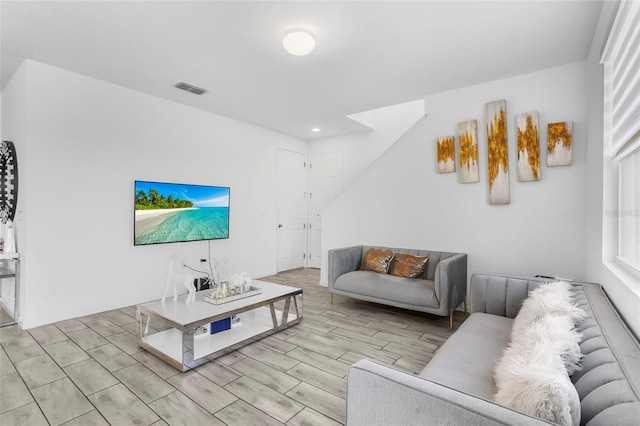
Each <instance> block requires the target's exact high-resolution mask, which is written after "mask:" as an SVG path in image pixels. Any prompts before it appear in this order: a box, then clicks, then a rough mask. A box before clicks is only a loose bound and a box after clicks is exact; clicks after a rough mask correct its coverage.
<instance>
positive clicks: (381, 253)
mask: <svg viewBox="0 0 640 426" xmlns="http://www.w3.org/2000/svg"><path fill="white" fill-rule="evenodd" d="M394 254H395V253H394V252H392V251H391V250H378V249H371V250H369V251H368V252H367V254H366V255H365V257H364V259H363V260H362V264H361V265H360V270H361V271H373V272H379V273H381V274H386V273H387V272H388V271H389V265H390V264H391V260H392V259H393V255H394Z"/></svg>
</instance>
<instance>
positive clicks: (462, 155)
mask: <svg viewBox="0 0 640 426" xmlns="http://www.w3.org/2000/svg"><path fill="white" fill-rule="evenodd" d="M458 141H459V142H458V158H459V160H458V161H459V162H460V182H461V183H471V182H479V181H480V174H479V170H478V120H468V121H463V122H460V123H458Z"/></svg>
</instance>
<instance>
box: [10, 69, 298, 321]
mask: <svg viewBox="0 0 640 426" xmlns="http://www.w3.org/2000/svg"><path fill="white" fill-rule="evenodd" d="M25 86H26V101H25V94H24V92H25V89H24V87H25ZM4 92H6V94H5V93H3V102H4V105H3V126H2V130H3V135H2V137H3V138H4V139H9V140H13V141H14V142H15V143H16V145H17V146H18V149H19V162H20V163H19V164H20V203H21V209H22V210H23V211H24V221H23V222H19V223H17V224H16V226H17V227H18V244H19V251H20V252H21V255H22V259H23V278H24V279H23V293H24V299H23V300H28V303H27V304H26V305H23V309H24V310H23V311H22V315H21V320H22V322H23V326H24V327H26V328H30V327H34V326H38V325H41V324H46V323H50V322H54V321H59V320H63V319H66V318H72V317H77V316H81V315H86V314H90V313H95V312H100V311H103V310H107V309H113V308H118V307H123V306H127V305H131V304H135V303H139V302H143V301H148V300H152V299H154V298H159V297H160V296H161V295H162V291H163V288H164V280H163V277H164V271H165V268H166V265H167V259H168V257H169V256H171V255H174V254H175V255H178V256H181V257H183V258H184V259H186V260H187V263H188V264H189V265H191V266H194V267H201V265H200V263H199V261H198V260H199V259H200V258H206V257H207V256H208V254H207V250H208V246H207V244H208V243H207V242H190V243H175V244H163V245H154V246H138V247H134V246H133V185H134V180H136V179H139V180H155V181H165V182H176V183H193V184H203V185H221V186H230V187H231V217H230V239H229V240H218V241H213V242H211V252H212V253H211V254H212V256H213V257H216V258H222V257H227V258H228V259H229V262H230V263H231V264H232V265H233V266H234V268H233V269H234V270H240V271H247V272H249V273H250V274H251V275H252V276H254V277H258V276H264V275H268V274H273V273H275V271H276V267H275V260H276V252H275V250H276V238H275V237H276V231H275V230H276V216H275V214H276V205H275V188H276V185H275V179H276V174H275V172H276V151H277V148H278V147H285V148H288V149H294V150H298V151H302V152H306V147H307V144H306V142H304V141H302V140H298V139H295V138H291V137H288V136H284V135H282V134H279V133H276V132H272V131H268V130H265V129H262V128H259V127H256V126H252V125H249V124H245V123H242V122H238V121H235V120H231V119H228V118H225V117H221V116H218V115H214V114H210V113H206V112H203V111H201V110H197V109H194V108H190V107H186V106H183V105H179V104H176V103H173V102H169V101H166V100H162V99H158V98H154V97H151V96H148V95H145V94H142V93H139V92H135V91H132V90H129V89H125V88H122V87H119V86H115V85H112V84H109V83H105V82H102V81H98V80H94V79H91V78H88V77H85V76H81V75H78V74H74V73H70V72H67V71H64V70H61V69H57V68H53V67H50V66H47V65H44V64H40V63H37V62H32V61H26V62H25V63H24V64H23V65H22V67H21V68H20V70H19V71H18V72H17V73H16V75H15V76H14V78H13V80H12V81H11V82H10V83H9V84H8V85H7V87H6V89H5V91H4ZM25 105H26V106H25ZM17 107H21V108H23V109H25V110H26V112H25V114H24V115H23V117H15V113H14V112H13V111H14V110H15V109H16V108H17ZM5 111H6V112H7V113H6V114H5Z"/></svg>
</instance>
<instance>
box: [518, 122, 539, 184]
mask: <svg viewBox="0 0 640 426" xmlns="http://www.w3.org/2000/svg"><path fill="white" fill-rule="evenodd" d="M516 138H517V145H516V146H517V149H518V181H519V182H527V181H532V180H540V129H539V127H538V111H534V112H526V113H524V114H518V115H516Z"/></svg>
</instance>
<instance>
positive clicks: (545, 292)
mask: <svg viewBox="0 0 640 426" xmlns="http://www.w3.org/2000/svg"><path fill="white" fill-rule="evenodd" d="M570 288H571V286H570V285H569V284H568V283H566V282H564V281H558V282H552V283H547V284H543V285H541V286H540V287H538V288H536V289H534V290H532V291H530V292H529V296H528V297H527V298H526V299H525V300H524V302H523V303H522V307H521V308H520V312H518V315H516V317H515V318H514V320H513V327H512V329H511V339H512V340H513V338H514V337H515V336H518V335H520V334H521V333H522V332H523V331H524V329H525V328H526V327H528V326H529V325H531V324H532V323H533V322H534V321H535V320H536V319H537V318H541V317H543V316H544V315H547V314H554V315H567V316H568V317H569V318H571V319H572V320H573V322H574V323H575V322H578V321H580V320H582V319H584V318H585V316H586V314H585V312H584V311H583V310H582V309H580V308H579V307H577V306H576V305H575V304H574V303H573V301H572V293H571V291H570Z"/></svg>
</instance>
